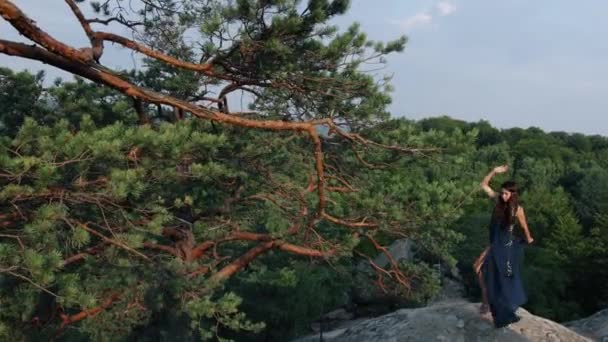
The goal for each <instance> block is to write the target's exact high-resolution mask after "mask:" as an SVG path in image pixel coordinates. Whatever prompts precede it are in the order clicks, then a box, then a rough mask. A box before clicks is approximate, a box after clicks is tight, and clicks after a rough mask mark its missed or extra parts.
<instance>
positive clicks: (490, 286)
mask: <svg viewBox="0 0 608 342" xmlns="http://www.w3.org/2000/svg"><path fill="white" fill-rule="evenodd" d="M508 169H509V167H508V166H507V165H503V166H498V167H496V168H494V170H492V171H491V172H490V173H488V175H487V176H486V177H485V178H484V179H483V181H482V182H481V187H482V188H483V190H484V191H485V192H486V194H488V196H489V197H490V198H492V199H496V205H495V206H494V210H493V213H492V220H491V221H490V246H489V247H487V248H486V249H485V250H484V251H483V252H482V253H481V255H480V257H479V258H478V260H477V261H476V262H475V265H474V267H475V271H476V272H477V274H478V276H479V282H480V286H481V290H482V300H483V303H482V305H481V309H480V311H481V312H482V313H484V312H487V310H488V309H489V310H490V311H491V312H492V318H493V319H494V326H496V327H497V328H501V327H504V326H507V325H509V324H511V323H514V322H517V321H519V319H520V318H519V317H518V316H517V315H516V314H515V311H516V310H517V308H518V307H519V306H520V305H522V304H523V303H525V302H526V294H525V292H524V289H523V285H522V281H521V275H520V262H521V258H522V256H523V248H522V247H523V246H522V245H523V243H532V242H533V241H534V239H533V238H532V236H531V235H530V230H529V229H528V224H527V223H526V214H525V213H524V208H523V207H522V206H520V205H519V201H518V199H519V195H518V192H517V185H516V184H515V182H512V181H509V182H505V183H504V184H503V185H502V186H501V191H500V193H496V192H495V191H494V190H492V188H491V187H490V180H491V179H492V177H494V175H496V174H498V173H504V172H507V170H508ZM516 221H517V222H519V227H520V229H517V228H516ZM522 233H523V238H522V237H521V234H522Z"/></svg>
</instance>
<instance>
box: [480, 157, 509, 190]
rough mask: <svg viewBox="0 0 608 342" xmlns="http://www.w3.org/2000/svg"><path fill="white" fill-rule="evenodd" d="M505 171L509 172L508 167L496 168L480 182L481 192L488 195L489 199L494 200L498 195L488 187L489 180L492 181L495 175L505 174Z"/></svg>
mask: <svg viewBox="0 0 608 342" xmlns="http://www.w3.org/2000/svg"><path fill="white" fill-rule="evenodd" d="M507 170H509V166H507V165H502V166H497V167H495V168H494V169H492V171H490V173H488V174H487V175H486V176H485V177H484V178H483V180H482V181H481V188H482V189H483V191H485V193H486V194H488V196H490V198H495V197H496V196H498V193H496V191H494V190H493V189H492V188H491V187H490V180H491V179H492V177H494V175H495V174H498V173H505V172H507Z"/></svg>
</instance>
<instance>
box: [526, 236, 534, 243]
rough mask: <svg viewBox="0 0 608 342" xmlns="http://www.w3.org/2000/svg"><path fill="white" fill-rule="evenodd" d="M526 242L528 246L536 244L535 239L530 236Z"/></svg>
mask: <svg viewBox="0 0 608 342" xmlns="http://www.w3.org/2000/svg"><path fill="white" fill-rule="evenodd" d="M526 242H527V243H528V245H529V244H531V243H532V242H534V238H532V237H531V236H528V237H527V238H526Z"/></svg>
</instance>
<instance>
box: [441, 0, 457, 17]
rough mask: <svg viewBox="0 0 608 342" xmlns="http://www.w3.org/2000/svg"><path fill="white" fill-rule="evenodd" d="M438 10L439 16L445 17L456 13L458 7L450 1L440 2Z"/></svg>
mask: <svg viewBox="0 0 608 342" xmlns="http://www.w3.org/2000/svg"><path fill="white" fill-rule="evenodd" d="M437 10H438V11H439V15H440V16H442V17H444V16H446V15H450V14H452V13H454V11H456V6H455V5H454V4H452V3H450V2H449V1H440V2H439V3H438V4H437Z"/></svg>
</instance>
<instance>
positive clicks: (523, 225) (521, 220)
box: [517, 207, 534, 243]
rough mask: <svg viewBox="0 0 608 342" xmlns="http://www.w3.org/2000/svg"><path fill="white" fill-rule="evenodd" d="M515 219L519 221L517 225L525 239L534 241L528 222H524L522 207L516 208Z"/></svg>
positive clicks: (524, 216)
mask: <svg viewBox="0 0 608 342" xmlns="http://www.w3.org/2000/svg"><path fill="white" fill-rule="evenodd" d="M517 220H518V221H519V225H520V226H521V228H522V229H523V230H524V235H525V237H526V241H527V242H528V243H532V242H534V239H533V238H532V235H531V234H530V229H529V228H528V222H526V213H525V212H524V208H523V207H518V208H517Z"/></svg>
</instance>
